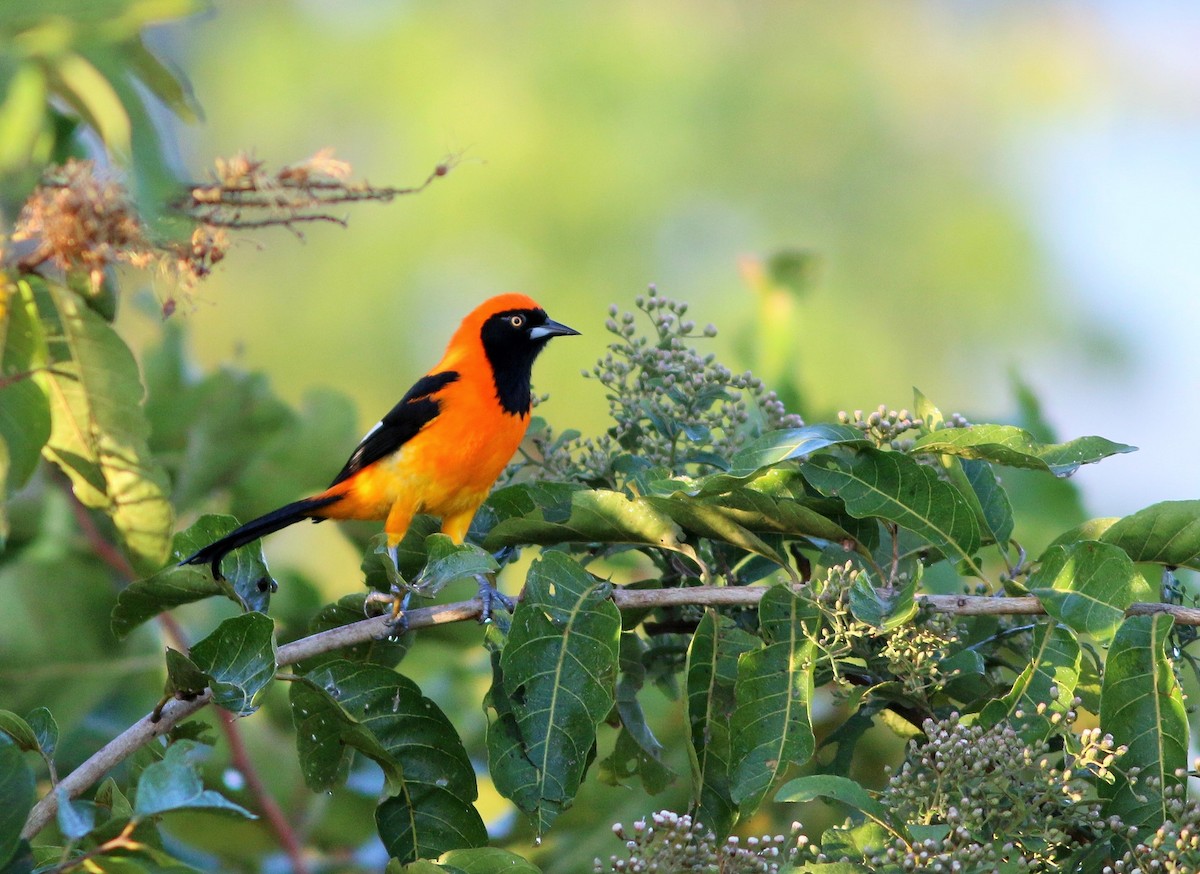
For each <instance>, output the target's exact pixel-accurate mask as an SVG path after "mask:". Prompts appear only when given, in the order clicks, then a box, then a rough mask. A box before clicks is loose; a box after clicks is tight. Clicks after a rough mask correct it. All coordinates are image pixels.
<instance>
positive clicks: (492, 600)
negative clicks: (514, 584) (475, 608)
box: [475, 574, 517, 625]
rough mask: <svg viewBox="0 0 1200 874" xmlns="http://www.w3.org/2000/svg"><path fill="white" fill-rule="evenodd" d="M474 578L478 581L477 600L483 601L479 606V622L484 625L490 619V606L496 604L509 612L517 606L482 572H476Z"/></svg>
mask: <svg viewBox="0 0 1200 874" xmlns="http://www.w3.org/2000/svg"><path fill="white" fill-rule="evenodd" d="M475 580H476V582H478V583H479V600H480V601H481V602H483V603H482V606H481V607H480V608H479V622H480V624H485V625H486V624H487V623H488V622H491V621H492V608H493V607H494V606H495V605H497V604H499V605H500V606H501V607H503V608H504V609H505V610H507V611H508V612H509V613H511V612H512V611H513V609H514V608H515V607H516V606H517V602H516V601H514V600H513V599H512V598H510V597H508V595H505V594H504V593H503V592H501V591H500V590H499V589H497V588H496V587H495V586H494V585H493V584H492V581H491V580H489V579H488V578H487V577H485V576H484V575H483V574H476V575H475Z"/></svg>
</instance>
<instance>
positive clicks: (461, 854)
mask: <svg viewBox="0 0 1200 874" xmlns="http://www.w3.org/2000/svg"><path fill="white" fill-rule="evenodd" d="M440 861H441V862H442V863H443V864H445V865H450V866H451V867H453V868H455V869H457V870H459V871H462V872H464V874H539V872H540V870H541V869H539V868H538V867H537V866H536V865H534V864H533V863H532V862H530V861H528V860H526V859H523V858H521V857H520V856H518V855H516V854H515V853H510V852H509V851H508V850H502V849H500V848H499V847H474V848H472V849H466V850H451V851H450V852H449V853H446V854H445V855H443V856H442V858H441V860H440Z"/></svg>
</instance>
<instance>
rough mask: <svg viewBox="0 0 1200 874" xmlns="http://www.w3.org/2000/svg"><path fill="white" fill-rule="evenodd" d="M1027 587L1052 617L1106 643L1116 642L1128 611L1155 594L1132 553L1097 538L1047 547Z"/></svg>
mask: <svg viewBox="0 0 1200 874" xmlns="http://www.w3.org/2000/svg"><path fill="white" fill-rule="evenodd" d="M1027 585H1028V587H1029V591H1030V593H1031V594H1033V595H1034V596H1036V597H1037V598H1038V599H1039V600H1040V601H1041V602H1042V606H1044V607H1045V608H1046V612H1047V613H1049V614H1050V615H1051V616H1053V617H1054V618H1055V619H1057V620H1058V621H1059V622H1062V623H1063V624H1065V625H1068V626H1070V627H1071V628H1073V629H1074V630H1075V631H1077V632H1079V633H1080V634H1090V635H1092V636H1094V637H1096V638H1098V639H1099V640H1100V641H1102V642H1103V643H1108V642H1109V641H1110V640H1112V636H1113V634H1115V633H1116V630H1117V626H1119V625H1120V624H1121V621H1122V620H1123V619H1124V618H1125V609H1126V608H1127V607H1128V606H1129V605H1130V604H1132V603H1133V602H1134V601H1137V600H1139V599H1141V598H1145V597H1148V596H1149V594H1150V593H1149V592H1147V591H1146V589H1145V583H1144V581H1143V579H1142V577H1141V575H1140V574H1138V573H1137V572H1136V571H1135V569H1134V567H1133V562H1132V561H1130V560H1129V556H1128V555H1126V554H1125V553H1124V552H1123V551H1122V550H1121V549H1120V548H1118V547H1116V546H1113V545H1112V544H1109V543H1097V542H1096V541H1094V540H1081V541H1078V542H1076V543H1072V544H1070V545H1068V546H1053V547H1051V548H1050V549H1047V550H1046V551H1045V552H1044V553H1043V554H1042V557H1041V559H1040V563H1039V567H1038V569H1037V570H1036V571H1034V573H1033V574H1032V575H1031V576H1030V577H1029V581H1028V583H1027Z"/></svg>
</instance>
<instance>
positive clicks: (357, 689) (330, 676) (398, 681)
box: [306, 660, 478, 805]
mask: <svg viewBox="0 0 1200 874" xmlns="http://www.w3.org/2000/svg"><path fill="white" fill-rule="evenodd" d="M306 676H307V678H308V679H309V680H311V681H312V682H313V683H315V684H316V685H317V686H319V687H320V688H322V689H324V690H325V691H326V692H328V693H329V694H330V695H331V696H332V697H333V699H334V700H335V701H336V702H337V703H338V705H339V706H340V707H342V708H343V709H344V710H345V712H346V713H347V714H349V715H350V717H352V718H353V719H354V720H356V721H357V722H358V723H359V724H360V725H362V726H363V727H364V728H365V729H367V730H368V731H370V732H371V734H373V735H374V736H375V737H376V738H377V739H378V740H379V743H380V745H381V746H382V747H383V749H384V750H386V751H387V754H388V755H389V756H391V757H392V758H393V759H394V760H395V761H396V762H397V763H398V764H399V766H400V770H401V773H402V774H403V776H404V780H405V782H406V783H408V782H415V783H428V784H431V785H433V784H437V785H438V786H441V787H442V788H444V789H446V790H447V791H448V792H450V793H451V794H453V795H454V796H456V797H457V798H460V799H461V800H463V801H464V802H467V803H468V805H469V804H470V802H472V801H474V800H475V798H476V797H477V796H478V788H477V787H476V783H475V771H474V769H473V768H472V767H471V762H470V759H469V758H468V757H467V753H466V749H465V748H464V747H463V744H462V741H461V740H460V739H459V737H458V732H457V731H455V729H454V726H453V725H452V724H451V722H450V720H449V719H447V717H446V715H445V714H444V713H443V712H442V711H441V709H440V708H439V707H438V706H437V705H436V704H435V703H434V702H433V701H431V700H430V699H429V698H426V697H425V696H424V695H423V694H422V693H421V690H420V688H419V687H418V686H417V684H416V683H414V682H413V681H412V680H410V679H408V678H407V677H405V676H403V675H402V674H398V673H396V672H395V671H393V670H391V669H389V668H385V667H381V666H379V665H366V664H357V663H354V662H349V661H345V660H339V661H335V662H329V663H327V664H323V665H321V666H320V667H318V668H316V669H315V670H313V671H311V672H310V673H309V674H307V675H306Z"/></svg>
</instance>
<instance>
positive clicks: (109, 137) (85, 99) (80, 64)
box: [48, 52, 132, 159]
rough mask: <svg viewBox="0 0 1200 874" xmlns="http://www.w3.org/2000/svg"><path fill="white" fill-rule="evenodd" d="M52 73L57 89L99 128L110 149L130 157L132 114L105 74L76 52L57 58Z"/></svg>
mask: <svg viewBox="0 0 1200 874" xmlns="http://www.w3.org/2000/svg"><path fill="white" fill-rule="evenodd" d="M48 73H49V76H50V81H51V83H52V85H53V86H54V88H55V90H56V91H57V92H58V93H59V94H60V95H61V96H62V97H63V98H64V99H65V100H66V101H67V102H68V103H69V104H70V105H71V108H72V109H74V110H75V111H76V112H78V113H79V114H80V116H82V117H83V119H84V121H86V122H87V123H88V124H89V125H90V126H91V127H92V128H93V130H95V132H96V134H97V135H98V136H99V137H100V139H101V140H103V141H104V144H105V146H107V147H108V149H109V151H111V152H112V153H114V154H115V155H118V156H119V157H121V158H123V159H127V158H128V157H129V156H130V155H131V153H132V148H131V143H132V132H131V124H130V121H129V113H128V112H127V111H126V108H125V106H124V105H123V104H122V102H121V98H120V97H118V96H117V92H116V91H115V90H113V86H112V83H111V82H109V81H108V79H106V78H105V77H104V74H102V73H101V72H100V71H99V70H97V69H96V68H95V67H94V66H93V65H92V64H91V63H90V62H89V61H88V59H87V58H85V57H84V56H83V55H80V54H76V53H74V52H66V53H63V54H61V55H59V56H58V57H56V58H55V59H54V61H53V62H52V64H50V65H49V67H48Z"/></svg>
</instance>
